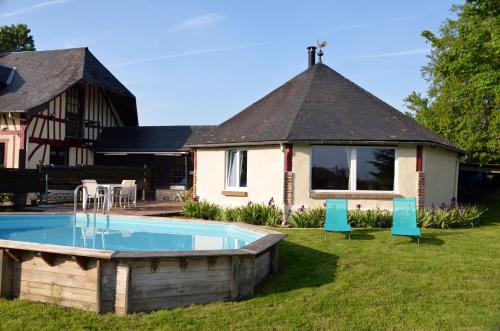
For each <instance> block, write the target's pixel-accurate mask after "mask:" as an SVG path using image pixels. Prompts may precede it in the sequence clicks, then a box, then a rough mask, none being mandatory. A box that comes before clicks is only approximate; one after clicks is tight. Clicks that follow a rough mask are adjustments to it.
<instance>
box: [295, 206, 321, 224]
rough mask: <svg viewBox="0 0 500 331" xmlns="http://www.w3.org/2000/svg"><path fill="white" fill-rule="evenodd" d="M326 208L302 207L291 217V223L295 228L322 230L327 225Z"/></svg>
mask: <svg viewBox="0 0 500 331" xmlns="http://www.w3.org/2000/svg"><path fill="white" fill-rule="evenodd" d="M325 211H326V209H325V208H321V207H317V208H307V209H306V208H305V207H304V206H302V207H301V208H299V209H298V210H297V211H295V212H293V213H292V215H290V219H289V223H290V224H291V225H292V227H294V228H321V227H323V224H325Z"/></svg>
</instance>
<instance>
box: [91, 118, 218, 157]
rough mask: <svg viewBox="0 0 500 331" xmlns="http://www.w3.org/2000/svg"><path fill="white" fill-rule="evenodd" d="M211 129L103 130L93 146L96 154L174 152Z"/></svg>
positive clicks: (184, 147)
mask: <svg viewBox="0 0 500 331" xmlns="http://www.w3.org/2000/svg"><path fill="white" fill-rule="evenodd" d="M211 128H213V127H212V126H208V125H200V126H140V127H116V128H105V129H104V130H103V131H102V133H101V136H100V139H99V141H98V142H96V144H95V145H94V149H95V150H96V151H98V152H175V151H184V150H187V149H188V148H187V147H186V144H188V143H190V142H191V140H197V139H198V136H200V135H202V134H205V133H206V132H207V131H208V130H210V129H211Z"/></svg>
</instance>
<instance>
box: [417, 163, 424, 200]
mask: <svg viewBox="0 0 500 331" xmlns="http://www.w3.org/2000/svg"><path fill="white" fill-rule="evenodd" d="M424 197H425V174H424V173H423V171H417V208H418V209H424Z"/></svg>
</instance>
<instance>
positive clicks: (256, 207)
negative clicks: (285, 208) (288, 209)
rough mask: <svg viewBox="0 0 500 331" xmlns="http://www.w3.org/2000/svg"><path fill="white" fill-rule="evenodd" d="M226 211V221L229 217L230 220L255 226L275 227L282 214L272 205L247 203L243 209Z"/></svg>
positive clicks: (279, 221)
mask: <svg viewBox="0 0 500 331" xmlns="http://www.w3.org/2000/svg"><path fill="white" fill-rule="evenodd" d="M230 209H231V208H228V209H226V211H225V212H226V217H225V218H226V220H230V219H228V217H229V216H230V215H231V216H232V217H233V219H232V220H237V221H239V222H245V223H249V224H255V225H267V226H277V225H279V224H280V223H281V220H282V219H283V212H282V211H281V210H280V209H279V208H277V207H275V206H274V205H266V204H263V203H249V204H248V205H246V206H244V207H237V208H234V209H235V210H230Z"/></svg>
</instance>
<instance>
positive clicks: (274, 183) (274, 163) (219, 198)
mask: <svg viewBox="0 0 500 331" xmlns="http://www.w3.org/2000/svg"><path fill="white" fill-rule="evenodd" d="M227 150H228V149H198V150H197V152H196V163H197V175H196V195H198V196H199V197H200V199H204V200H208V201H210V202H214V203H217V204H221V205H225V206H239V205H245V204H247V203H248V202H249V201H252V202H262V203H267V202H268V201H269V199H271V198H274V200H275V202H276V204H277V205H282V204H283V185H284V174H283V162H284V153H283V152H282V151H281V148H280V146H278V145H275V146H265V147H249V148H246V150H247V151H248V154H247V158H248V161H247V162H248V163H247V182H248V185H247V189H246V192H247V194H248V196H246V197H233V196H225V195H224V194H223V191H225V190H226V188H225V175H226V166H225V165H226V151H227Z"/></svg>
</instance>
